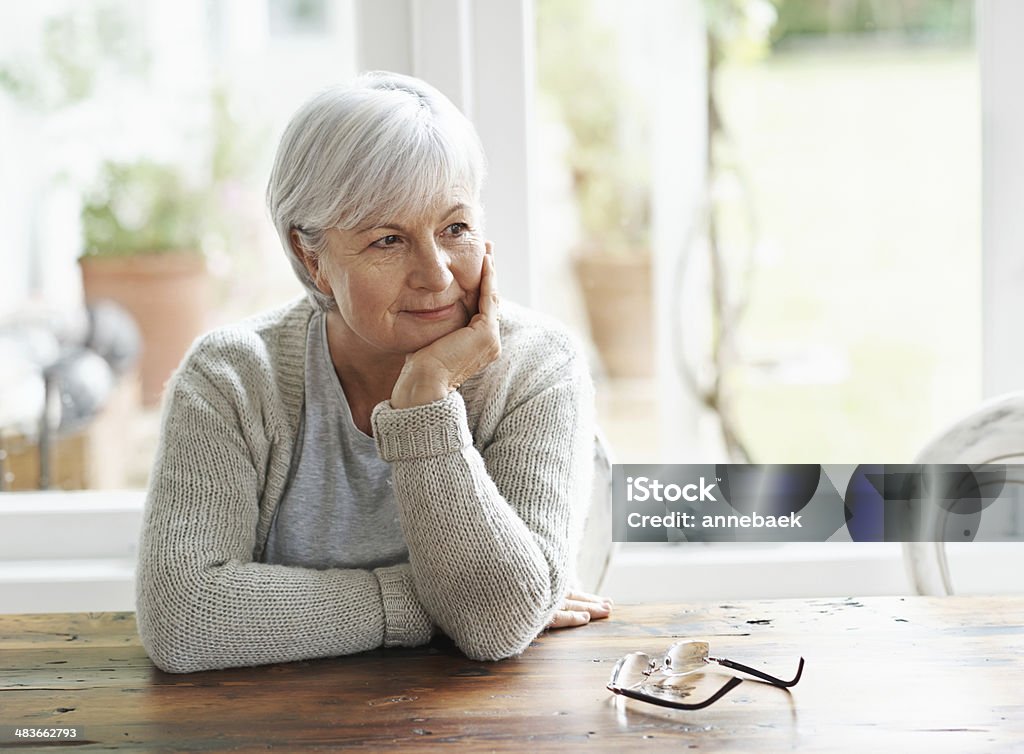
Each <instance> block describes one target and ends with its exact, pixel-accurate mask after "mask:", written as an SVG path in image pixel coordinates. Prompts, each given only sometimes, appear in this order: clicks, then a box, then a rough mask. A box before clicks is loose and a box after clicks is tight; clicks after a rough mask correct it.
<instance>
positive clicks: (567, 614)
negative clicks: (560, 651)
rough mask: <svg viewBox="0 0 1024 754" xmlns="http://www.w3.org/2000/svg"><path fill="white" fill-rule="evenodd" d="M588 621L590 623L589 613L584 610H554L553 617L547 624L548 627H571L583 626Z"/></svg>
mask: <svg viewBox="0 0 1024 754" xmlns="http://www.w3.org/2000/svg"><path fill="white" fill-rule="evenodd" d="M588 623H590V613H588V612H586V611H583V612H572V611H569V610H558V611H556V612H555V617H554V618H552V619H551V623H549V624H548V628H573V627H575V626H585V625H587V624H588Z"/></svg>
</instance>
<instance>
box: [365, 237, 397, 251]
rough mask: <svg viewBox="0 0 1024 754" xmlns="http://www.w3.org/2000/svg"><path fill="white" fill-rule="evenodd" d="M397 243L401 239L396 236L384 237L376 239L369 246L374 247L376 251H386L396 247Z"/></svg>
mask: <svg viewBox="0 0 1024 754" xmlns="http://www.w3.org/2000/svg"><path fill="white" fill-rule="evenodd" d="M399 241H401V239H400V238H399V237H398V236H384V237H383V238H378V239H377V240H376V241H374V242H373V243H372V244H370V246H376V247H377V248H378V249H388V248H390V247H392V246H397V245H398V242H399Z"/></svg>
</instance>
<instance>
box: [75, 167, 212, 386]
mask: <svg viewBox="0 0 1024 754" xmlns="http://www.w3.org/2000/svg"><path fill="white" fill-rule="evenodd" d="M203 206H204V195H203V194H202V192H199V191H197V190H194V189H191V188H189V187H188V185H187V184H186V182H185V180H184V179H183V178H182V176H181V175H180V173H179V171H178V170H177V169H175V168H173V167H171V166H168V165H163V164H159V163H156V162H153V161H150V160H138V161H136V162H130V163H119V162H107V163H105V164H104V165H103V168H102V170H101V176H100V180H99V182H98V184H97V185H96V187H95V188H94V189H93V190H92V191H91V192H90V193H89V194H88V195H87V196H86V197H85V201H84V203H83V206H82V212H81V220H82V232H83V236H84V246H85V250H84V253H83V254H82V256H81V257H80V258H79V264H80V265H81V270H82V283H83V287H84V289H85V299H86V302H87V303H91V302H93V301H97V300H100V299H110V300H113V301H114V302H116V303H117V304H120V305H121V306H123V307H124V308H125V309H126V310H127V311H128V312H129V313H130V314H131V315H132V317H134V319H135V321H136V324H137V325H138V327H139V331H140V333H141V334H142V357H141V360H140V372H141V378H142V401H143V404H144V405H147V406H152V405H155V404H157V403H159V401H160V395H161V393H162V391H163V386H164V383H165V382H166V381H167V378H168V377H169V376H170V375H171V373H172V372H173V371H174V369H175V368H176V367H177V365H178V363H179V362H180V361H181V358H182V356H183V355H184V354H185V351H186V350H187V349H188V347H189V345H190V344H191V343H192V341H193V340H194V339H195V337H196V336H197V335H198V334H199V333H200V332H201V331H202V330H203V328H204V326H205V319H206V312H207V306H208V304H207V291H206V288H207V280H206V267H205V263H204V259H203V255H202V252H201V246H200V237H201V235H202V218H203Z"/></svg>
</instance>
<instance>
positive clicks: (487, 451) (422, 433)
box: [136, 300, 594, 673]
mask: <svg viewBox="0 0 1024 754" xmlns="http://www.w3.org/2000/svg"><path fill="white" fill-rule="evenodd" d="M311 314H312V308H311V306H310V304H309V303H308V302H306V301H305V300H303V301H301V302H298V303H295V304H291V305H289V306H288V307H285V308H283V309H280V310H277V311H274V312H271V313H269V314H266V315H263V316H260V317H257V318H254V319H251V320H248V321H246V322H243V323H241V324H239V325H235V326H231V327H227V328H223V329H220V330H217V331H214V332H212V333H210V334H208V335H206V336H204V337H203V338H201V339H199V340H198V341H197V342H196V344H195V345H194V346H193V347H192V349H191V351H190V352H189V354H188V355H187V356H186V357H185V360H184V361H183V363H182V365H181V367H180V368H179V369H178V371H177V373H176V374H175V376H174V377H173V378H172V380H171V382H170V384H169V385H168V388H167V397H166V399H165V401H166V402H165V407H164V416H163V424H162V431H161V441H160V446H159V449H158V451H157V456H156V461H155V465H154V468H153V474H152V477H151V480H150V487H149V494H148V497H147V500H146V512H145V517H144V522H143V530H142V536H141V543H140V549H139V564H138V573H137V586H136V597H137V612H138V625H139V634H140V636H141V638H142V643H143V646H144V647H145V648H146V651H147V652H148V653H149V656H150V657H151V658H152V659H153V662H154V663H156V665H158V666H159V667H160V668H162V669H164V670H167V671H170V672H178V673H183V672H191V671H197V670H206V669H212V668H223V667H230V666H237V665H258V664H263V663H271V662H284V661H290V660H300V659H307V658H312V657H325V656H334V655H342V654H349V653H353V652H361V651H364V650H368V649H373V648H376V647H380V646H386V647H391V646H416V645H419V644H422V643H425V642H426V641H428V640H429V639H430V638H431V635H432V633H433V630H434V626H435V625H436V626H438V627H440V628H441V629H442V630H443V631H444V632H445V633H446V634H448V635H449V636H450V637H451V638H452V639H453V640H454V641H455V643H456V644H457V645H458V646H459V647H460V648H461V649H462V651H463V652H465V653H466V654H467V655H468V656H469V657H472V658H475V659H483V660H497V659H501V658H505V657H509V656H512V655H516V654H518V653H520V652H522V651H523V650H524V649H525V648H526V647H527V646H528V645H529V644H530V642H531V641H532V640H533V638H534V637H535V636H537V634H538V633H539V632H540V631H542V630H543V629H544V627H545V626H546V625H547V623H548V622H549V620H550V618H551V616H552V614H553V612H554V610H555V609H556V607H557V606H558V605H559V603H560V601H561V600H562V598H563V597H564V594H565V592H566V590H567V589H568V587H569V583H568V580H569V578H570V563H571V562H573V560H572V558H573V557H574V553H573V552H572V550H573V547H572V543H573V542H574V541H575V539H576V535H577V534H578V532H579V529H580V528H581V526H582V517H583V516H584V514H585V510H584V507H585V505H586V501H587V500H588V499H589V494H590V481H591V468H592V451H593V438H594V427H593V394H592V387H591V383H590V378H589V376H588V373H587V369H586V363H585V360H584V359H583V357H582V356H581V354H580V351H579V349H578V348H577V347H576V345H575V344H574V342H573V340H572V339H571V338H570V337H569V336H567V335H566V334H565V333H564V332H562V331H561V330H560V329H557V328H555V327H554V326H552V324H551V323H550V322H548V321H547V320H546V319H543V318H541V317H539V316H538V315H535V314H531V313H529V312H527V311H526V310H523V309H521V308H519V307H515V306H513V305H511V304H507V303H506V304H503V307H502V315H501V339H502V355H501V357H500V359H499V360H498V361H496V362H495V363H493V364H491V365H490V366H488V367H487V368H486V369H484V370H483V371H481V372H480V373H479V374H477V375H475V376H474V377H472V378H471V379H469V380H468V381H467V382H466V383H465V384H464V385H463V386H462V387H461V388H460V389H459V390H458V391H456V392H453V393H452V394H450V395H449V396H448V397H447V398H445V399H443V400H440V401H437V402H435V403H432V404H429V405H426V406H418V407H414V408H408V409H401V410H398V409H392V408H391V407H390V405H388V404H387V403H382V404H380V405H378V406H377V407H376V409H375V410H374V412H373V431H374V436H375V438H376V441H377V447H378V452H379V453H380V455H381V457H382V458H383V459H385V460H386V461H388V462H389V463H390V464H391V468H392V479H393V484H394V490H395V497H396V499H397V502H398V506H399V510H400V521H401V526H402V531H403V533H404V535H405V538H406V541H407V544H408V547H409V561H410V562H409V563H407V564H402V565H398V566H393V567H389V568H378V569H376V570H373V571H368V570H340V569H328V570H312V569H305V568H298V567H291V566H280V565H269V564H266V563H262V562H260V561H261V554H262V552H263V548H264V546H265V544H266V541H267V534H268V531H269V529H270V525H271V522H272V521H273V517H274V511H275V509H276V507H277V504H278V503H279V502H280V500H281V497H282V495H283V492H284V489H285V485H286V483H287V481H288V478H289V472H290V469H291V467H292V465H293V463H294V461H295V460H296V459H293V457H292V455H293V448H294V445H295V441H296V438H297V435H298V431H299V421H300V417H301V415H302V409H303V384H304V380H303V378H304V374H303V371H304V367H305V359H304V356H305V354H304V350H305V343H306V338H305V334H306V328H307V324H308V322H309V318H310V316H311ZM304 452H316V449H315V448H307V449H305V450H304Z"/></svg>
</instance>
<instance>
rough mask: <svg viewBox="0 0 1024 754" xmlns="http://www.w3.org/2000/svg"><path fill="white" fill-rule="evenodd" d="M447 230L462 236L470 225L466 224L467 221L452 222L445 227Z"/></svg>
mask: <svg viewBox="0 0 1024 754" xmlns="http://www.w3.org/2000/svg"><path fill="white" fill-rule="evenodd" d="M445 230H447V231H448V233H449V234H450V235H453V236H461V235H462V234H463V233H465V232H466V231H468V230H469V226H468V225H466V223H452V224H451V225H449V226H448V227H447V228H445Z"/></svg>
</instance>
